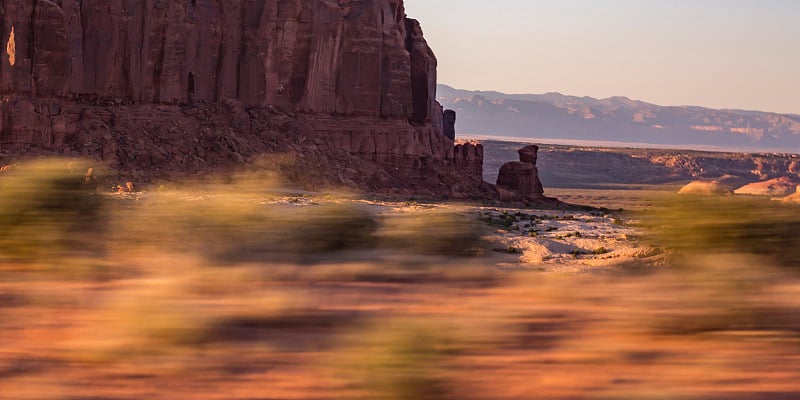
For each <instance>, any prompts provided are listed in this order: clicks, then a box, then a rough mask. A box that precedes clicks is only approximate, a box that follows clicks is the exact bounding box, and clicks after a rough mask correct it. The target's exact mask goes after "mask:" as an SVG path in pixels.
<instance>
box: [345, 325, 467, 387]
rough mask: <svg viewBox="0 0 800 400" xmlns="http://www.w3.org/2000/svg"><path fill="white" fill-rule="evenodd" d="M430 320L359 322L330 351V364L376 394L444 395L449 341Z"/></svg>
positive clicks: (357, 384)
mask: <svg viewBox="0 0 800 400" xmlns="http://www.w3.org/2000/svg"><path fill="white" fill-rule="evenodd" d="M444 335H445V333H444V332H443V330H442V329H440V327H437V326H436V324H435V323H434V322H432V321H427V320H418V321H414V320H406V319H388V320H378V321H376V322H375V323H374V324H372V325H370V326H367V327H362V328H360V329H358V331H355V332H354V333H353V334H352V335H350V336H349V337H347V338H346V340H345V343H344V345H343V346H342V347H341V348H340V349H339V350H338V351H336V352H335V353H334V354H333V357H334V358H333V361H332V367H333V369H334V370H335V371H337V372H338V373H340V374H342V375H343V376H346V377H347V378H349V379H350V380H351V381H353V383H354V384H355V385H356V387H357V388H358V389H359V390H360V391H362V392H363V393H364V396H363V398H366V399H375V400H379V399H380V400H406V399H407V400H424V399H448V398H453V396H452V395H448V394H449V393H448V392H450V390H449V389H450V388H449V387H448V386H447V383H448V379H447V377H446V376H445V374H444V372H445V371H447V370H448V369H447V368H446V365H445V362H446V360H447V351H446V350H447V346H445V344H446V343H448V341H447V340H446V338H445V336H444Z"/></svg>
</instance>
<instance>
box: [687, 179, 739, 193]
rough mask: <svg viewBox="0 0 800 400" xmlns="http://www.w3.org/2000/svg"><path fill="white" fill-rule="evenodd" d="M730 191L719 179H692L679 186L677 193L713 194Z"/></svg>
mask: <svg viewBox="0 0 800 400" xmlns="http://www.w3.org/2000/svg"><path fill="white" fill-rule="evenodd" d="M727 193H731V188H730V187H729V186H728V185H725V184H723V183H720V182H719V181H694V182H689V183H688V184H686V185H684V186H683V187H681V189H680V190H679V191H678V194H686V195H701V196H711V195H715V194H727Z"/></svg>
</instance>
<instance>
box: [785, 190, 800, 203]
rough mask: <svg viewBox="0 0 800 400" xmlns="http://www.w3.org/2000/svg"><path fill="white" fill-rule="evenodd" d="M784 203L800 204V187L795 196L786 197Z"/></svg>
mask: <svg viewBox="0 0 800 400" xmlns="http://www.w3.org/2000/svg"><path fill="white" fill-rule="evenodd" d="M783 201H784V202H787V203H794V204H800V186H798V187H797V191H796V192H795V193H794V194H792V195H789V196H786V197H785V198H784V199H783Z"/></svg>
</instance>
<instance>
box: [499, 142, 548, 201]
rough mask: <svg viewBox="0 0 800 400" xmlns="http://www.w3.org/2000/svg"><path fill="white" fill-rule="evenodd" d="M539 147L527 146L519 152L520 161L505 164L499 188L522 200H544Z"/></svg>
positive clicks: (501, 169)
mask: <svg viewBox="0 0 800 400" xmlns="http://www.w3.org/2000/svg"><path fill="white" fill-rule="evenodd" d="M538 151H539V147H538V146H535V145H530V146H525V147H523V148H522V149H520V150H519V159H520V160H519V161H513V162H509V163H506V164H504V165H503V166H502V167H501V168H500V175H499V176H498V178H497V186H498V187H500V188H501V189H505V190H508V191H510V192H512V193H513V194H515V195H516V197H518V198H519V199H522V200H542V199H544V188H543V187H542V182H541V181H539V170H538V169H537V168H536V159H537V153H538Z"/></svg>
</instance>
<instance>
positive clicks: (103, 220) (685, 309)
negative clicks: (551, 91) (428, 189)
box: [0, 160, 800, 399]
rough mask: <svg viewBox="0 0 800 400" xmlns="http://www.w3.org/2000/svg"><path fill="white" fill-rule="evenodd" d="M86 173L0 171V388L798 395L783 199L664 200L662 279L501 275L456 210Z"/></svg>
mask: <svg viewBox="0 0 800 400" xmlns="http://www.w3.org/2000/svg"><path fill="white" fill-rule="evenodd" d="M88 168H89V165H88V164H81V163H79V162H75V161H64V160H51V161H42V162H37V163H34V164H29V165H20V166H18V167H16V168H14V169H13V170H12V171H11V172H10V173H6V174H4V175H0V398H9V399H43V398H53V399H88V398H93V399H101V398H102V399H142V398H148V399H150V398H152V399H158V398H163V399H204V398H208V399H223V398H224V399H255V398H264V399H266V398H270V399H272V398H274V399H278V398H281V399H284V398H285V399H289V398H292V399H301V398H302V399H334V398H341V399H531V398H543V399H576V398H587V399H761V398H776V399H783V398H786V399H788V398H797V397H800V351H799V350H798V349H800V346H799V345H800V309H798V307H799V306H800V279H798V276H797V271H796V269H797V264H796V260H797V257H796V254H795V252H797V251H798V250H797V249H798V247H797V246H796V244H797V243H796V240H797V234H798V232H799V231H798V230H797V229H796V226H797V224H798V221H800V218H798V217H797V216H798V215H800V214H798V211H800V210H799V209H797V208H796V207H788V206H784V205H781V204H777V203H771V202H768V201H749V200H741V199H738V198H732V197H708V198H705V197H704V198H680V199H672V200H669V202H668V204H666V205H665V207H664V208H662V209H659V210H660V211H659V212H658V214H657V215H652V216H651V218H650V219H648V220H647V224H648V225H649V226H651V227H652V233H653V236H654V238H656V239H655V240H657V241H659V242H660V243H663V244H665V245H667V246H669V247H670V248H671V249H673V254H674V257H673V258H672V259H673V267H672V268H667V269H666V270H659V271H655V270H648V269H647V267H646V266H640V267H639V268H633V269H632V270H635V271H636V272H637V273H636V274H625V273H615V274H587V275H580V276H578V275H572V276H559V275H549V274H541V273H517V274H514V273H505V274H501V273H497V272H495V270H494V269H493V268H492V267H493V266H492V261H491V258H490V257H489V255H488V254H487V252H486V251H485V249H486V245H485V243H484V237H485V236H486V235H488V234H491V230H490V229H489V227H488V226H486V225H482V224H480V223H479V222H477V221H475V220H474V218H473V216H472V214H471V213H469V212H467V211H466V210H465V209H457V208H437V207H397V210H396V211H393V212H385V210H383V209H377V208H375V207H374V206H371V205H370V204H367V203H363V202H359V201H357V199H356V198H348V197H347V196H311V195H306V196H302V195H301V196H297V195H292V196H286V195H285V194H283V193H282V189H281V188H280V187H279V186H278V185H277V184H276V183H275V180H274V178H272V176H271V175H270V174H268V173H266V172H258V173H249V174H243V175H241V176H237V177H235V178H234V179H226V180H222V181H220V182H217V183H215V182H211V183H206V184H205V185H203V186H202V187H198V186H194V187H191V186H190V187H183V188H181V187H167V188H162V189H161V190H156V191H152V192H145V193H137V194H130V193H123V194H111V193H104V192H102V191H99V190H98V188H97V183H96V182H95V179H94V178H93V177H92V176H91V174H87V171H88ZM442 210H444V211H442ZM642 271H644V272H645V273H641V272H642Z"/></svg>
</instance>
